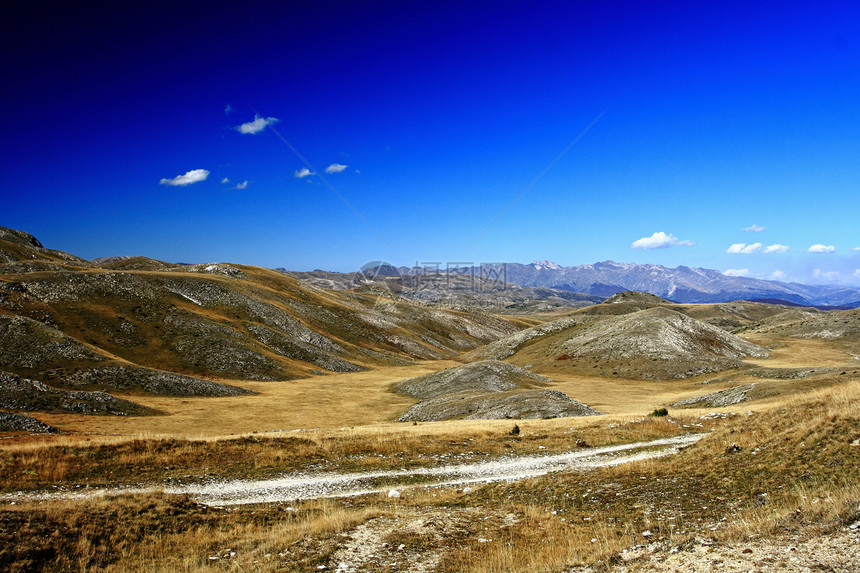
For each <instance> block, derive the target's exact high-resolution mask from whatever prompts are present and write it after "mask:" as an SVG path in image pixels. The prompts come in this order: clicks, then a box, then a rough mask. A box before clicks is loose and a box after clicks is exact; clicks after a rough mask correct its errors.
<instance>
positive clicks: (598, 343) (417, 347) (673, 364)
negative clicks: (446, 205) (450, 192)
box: [0, 229, 860, 571]
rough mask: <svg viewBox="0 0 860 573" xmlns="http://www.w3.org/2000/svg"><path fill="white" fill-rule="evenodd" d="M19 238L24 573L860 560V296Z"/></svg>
mask: <svg viewBox="0 0 860 573" xmlns="http://www.w3.org/2000/svg"><path fill="white" fill-rule="evenodd" d="M0 257H2V260H3V261H5V262H2V263H0V414H2V416H0V438H2V439H0V476H2V478H0V484H2V486H0V538H2V539H3V542H4V543H3V544H2V548H0V568H3V569H4V570H9V571H32V570H44V571H66V570H72V569H75V570H87V571H89V570H93V571H96V570H99V571H176V570H182V571H200V570H204V569H205V570H212V569H213V568H215V569H217V570H224V571H247V570H254V571H308V570H319V571H323V570H330V571H499V570H504V571H535V570H545V571H639V570H651V569H657V570H667V571H669V570H682V569H679V568H680V567H681V561H679V559H680V560H683V558H686V559H687V561H686V562H685V563H687V565H685V566H689V567H691V569H689V570H709V569H708V568H711V567H715V566H716V565H715V563H716V562H717V561H720V560H725V561H726V562H727V563H728V562H730V561H731V559H732V558H733V557H736V554H738V553H740V552H741V551H743V552H746V551H747V549H749V550H750V554H754V555H755V556H756V559H758V560H759V562H760V565H756V567H760V568H761V569H765V568H767V567H770V566H773V567H782V568H783V569H784V570H797V571H801V570H808V569H810V568H816V567H818V568H823V567H830V569H829V570H835V571H850V570H852V569H851V568H850V567H853V565H852V564H856V563H857V562H858V559H860V557H858V550H857V549H856V548H857V547H858V546H860V545H858V541H860V539H858V536H860V525H858V524H860V489H858V486H857V484H858V483H860V310H858V309H853V310H852V309H847V308H846V309H842V310H834V309H830V310H827V309H824V310H822V309H817V308H812V307H796V306H788V305H780V304H771V303H765V302H760V301H759V302H756V301H749V300H721V301H713V302H698V303H689V302H685V303H679V302H675V301H672V300H669V299H667V298H662V297H661V296H657V294H655V293H644V292H628V291H624V292H620V293H612V295H611V296H609V295H607V298H603V297H597V298H596V299H595V298H594V297H595V296H596V295H593V294H588V295H579V294H575V293H570V292H566V291H561V290H553V289H551V288H547V287H545V286H540V285H538V286H535V285H529V286H516V285H511V286H510V287H508V286H506V285H505V284H504V283H498V282H495V283H493V285H492V287H493V288H492V289H489V288H488V289H487V293H485V294H486V296H484V294H482V291H481V289H482V288H483V287H481V289H473V286H474V283H471V282H469V283H468V284H467V283H465V282H463V281H462V280H459V281H458V280H452V281H451V282H450V283H448V284H447V285H442V284H438V285H436V286H435V287H434V288H435V290H426V289H423V290H420V289H415V288H413V287H414V285H411V286H410V282H409V281H410V279H409V278H408V273H402V274H401V276H394V273H388V274H385V273H379V274H377V275H376V276H375V278H374V279H373V280H369V281H367V280H365V281H363V282H362V281H359V282H358V283H356V282H354V281H355V277H351V278H348V279H347V278H344V277H342V276H340V275H337V274H325V273H322V272H315V273H308V274H305V275H302V274H301V273H292V274H291V275H292V276H290V275H288V274H285V273H283V272H278V271H273V270H269V269H262V268H258V267H252V266H246V265H240V264H232V263H230V264H228V263H211V264H200V265H178V264H172V263H166V262H161V261H155V260H153V259H147V258H143V257H135V258H113V259H107V260H101V261H85V260H83V259H80V258H79V257H76V256H74V255H70V254H67V253H64V252H62V251H56V250H50V249H46V248H44V247H43V246H42V245H41V243H40V242H39V241H38V240H37V239H36V238H35V237H32V236H31V235H29V234H27V233H24V232H21V231H14V230H11V229H0ZM544 266H546V265H544ZM604 267H605V265H604ZM550 270H553V269H551V268H550ZM555 270H558V269H555ZM604 270H605V269H604ZM538 271H541V269H538ZM541 272H544V274H545V273H546V271H545V270H544V271H541ZM535 276H537V275H535ZM460 278H461V279H462V277H460ZM536 280H537V279H533V280H532V282H535V281H536ZM326 281H327V282H326ZM350 281H352V282H350ZM469 285H472V286H469ZM484 286H487V287H489V286H490V285H489V284H486V285H484ZM795 290H796V291H797V289H795ZM797 292H800V291H797ZM803 292H807V293H808V292H809V291H803ZM664 294H665V293H664ZM843 294H844V293H843ZM849 295H850V293H849V294H845V296H849ZM291 488H292V489H291ZM786 544H792V546H797V547H799V548H801V549H800V550H799V551H798V552H797V553H796V555H794V557H797V556H800V557H802V561H801V560H799V561H796V562H795V561H792V560H791V559H790V558H789V557H792V556H788V557H786V558H785V559H783V557H781V555H782V554H781V553H780V548H782V547H784V546H786ZM815 544H817V545H818V546H819V547H822V548H825V549H822V550H820V551H816V550H815V549H814V546H815ZM846 544H847V545H846ZM751 547H755V549H751ZM834 547H836V548H837V549H834ZM783 553H784V551H783ZM837 554H838V558H836V557H834V555H837ZM768 560H769V561H768ZM697 564H698V565H697ZM803 567H806V568H807V569H803ZM840 567H842V568H840Z"/></svg>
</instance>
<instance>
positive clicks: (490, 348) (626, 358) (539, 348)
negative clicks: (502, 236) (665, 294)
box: [465, 303, 768, 379]
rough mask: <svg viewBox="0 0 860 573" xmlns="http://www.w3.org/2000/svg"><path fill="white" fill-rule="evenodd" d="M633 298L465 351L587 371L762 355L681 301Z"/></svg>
mask: <svg viewBox="0 0 860 573" xmlns="http://www.w3.org/2000/svg"><path fill="white" fill-rule="evenodd" d="M638 306H639V305H638V303H619V304H601V305H597V306H594V307H589V308H586V309H582V310H581V311H577V312H574V313H572V314H571V315H568V316H565V317H562V318H559V319H556V320H554V321H551V322H547V323H544V324H540V325H537V326H535V327H532V328H529V329H525V330H522V331H519V332H516V333H514V334H512V335H510V336H507V337H504V338H501V339H499V340H497V341H493V342H491V343H490V344H488V345H486V346H484V347H481V348H478V349H476V350H473V351H471V352H469V353H467V354H466V355H465V358H467V359H471V360H480V359H485V360H486V359H496V360H500V359H506V358H510V361H511V362H513V363H515V364H533V365H535V366H536V367H540V368H542V369H549V370H558V371H565V372H579V373H582V374H589V375H593V376H622V377H630V378H645V379H666V378H683V377H688V376H694V375H697V374H702V373H705V372H716V371H719V370H725V369H731V368H740V367H744V363H743V362H742V360H743V358H746V357H764V356H767V355H768V353H767V351H766V350H765V349H764V348H761V347H759V346H757V345H755V344H752V343H750V342H747V341H745V340H743V339H741V338H739V337H738V336H736V335H734V334H732V333H730V332H728V331H727V330H725V329H723V328H720V327H718V326H714V325H712V324H709V323H707V322H703V321H701V320H697V319H695V318H691V317H689V316H687V315H685V314H683V313H682V312H679V310H686V309H684V308H683V307H679V310H676V309H675V305H662V304H658V305H653V306H651V305H647V304H646V307H647V308H644V309H640V308H638ZM619 309H621V310H622V312H619V313H615V312H609V313H606V312H602V311H604V310H612V311H616V310H619ZM698 310H699V312H703V311H702V310H701V309H698ZM750 322H751V321H750Z"/></svg>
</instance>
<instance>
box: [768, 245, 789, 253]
mask: <svg viewBox="0 0 860 573" xmlns="http://www.w3.org/2000/svg"><path fill="white" fill-rule="evenodd" d="M789 248H790V247H789V246H788V245H780V244H779V243H776V244H774V245H769V246H767V247H765V248H764V252H765V253H784V252H786V251H787V250H788V249H789Z"/></svg>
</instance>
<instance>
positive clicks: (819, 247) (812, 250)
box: [809, 243, 836, 253]
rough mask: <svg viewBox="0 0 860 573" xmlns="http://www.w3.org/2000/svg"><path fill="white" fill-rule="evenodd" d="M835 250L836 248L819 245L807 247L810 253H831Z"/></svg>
mask: <svg viewBox="0 0 860 573" xmlns="http://www.w3.org/2000/svg"><path fill="white" fill-rule="evenodd" d="M835 250H836V247H834V246H833V245H822V244H821V243H818V244H815V245H812V246H811V247H809V252H810V253H832V252H833V251H835Z"/></svg>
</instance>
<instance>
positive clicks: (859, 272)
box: [853, 269, 860, 279]
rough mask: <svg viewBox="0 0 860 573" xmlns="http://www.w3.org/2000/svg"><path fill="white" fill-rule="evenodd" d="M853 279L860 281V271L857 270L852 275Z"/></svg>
mask: <svg viewBox="0 0 860 573" xmlns="http://www.w3.org/2000/svg"><path fill="white" fill-rule="evenodd" d="M853 277H854V278H855V279H860V269H857V270H856V271H854V275H853Z"/></svg>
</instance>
